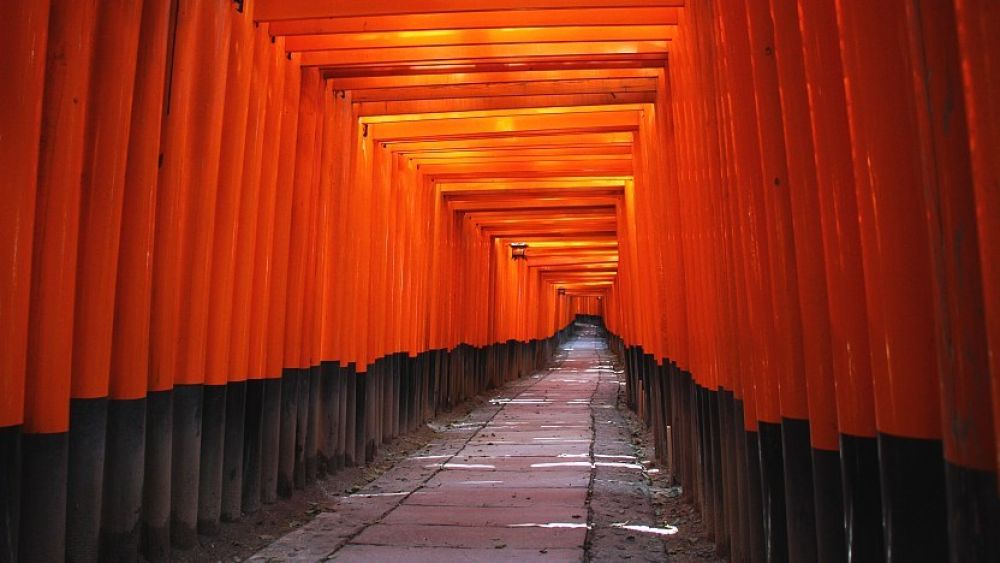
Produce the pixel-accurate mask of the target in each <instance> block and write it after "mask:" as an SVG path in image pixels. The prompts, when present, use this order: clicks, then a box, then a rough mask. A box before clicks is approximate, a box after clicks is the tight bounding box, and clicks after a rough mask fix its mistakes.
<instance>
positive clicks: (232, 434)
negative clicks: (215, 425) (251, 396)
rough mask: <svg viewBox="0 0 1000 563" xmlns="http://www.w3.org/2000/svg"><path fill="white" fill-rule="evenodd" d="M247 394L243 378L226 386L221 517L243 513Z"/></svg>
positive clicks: (228, 519)
mask: <svg viewBox="0 0 1000 563" xmlns="http://www.w3.org/2000/svg"><path fill="white" fill-rule="evenodd" d="M246 397H247V383H246V381H231V382H229V384H228V385H227V386H226V443H225V451H224V455H223V459H222V521H223V522H236V521H237V520H239V519H240V518H241V517H242V516H243V443H244V441H245V440H244V434H245V432H244V429H245V424H246V421H245V414H244V411H245V409H246Z"/></svg>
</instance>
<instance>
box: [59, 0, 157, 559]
mask: <svg viewBox="0 0 1000 563" xmlns="http://www.w3.org/2000/svg"><path fill="white" fill-rule="evenodd" d="M141 19H142V2H120V1H115V0H105V1H102V2H99V4H98V9H97V16H96V21H97V24H96V29H95V32H94V52H93V57H94V66H93V71H92V74H91V80H90V91H89V95H90V106H89V109H88V115H87V132H86V140H85V143H86V144H85V152H84V169H83V175H82V182H81V184H82V202H81V214H80V239H79V248H80V250H79V258H78V262H77V288H76V291H77V297H76V303H75V306H76V311H75V313H74V317H73V318H74V331H73V352H72V358H73V378H72V390H71V391H72V393H71V396H72V401H71V403H70V444H69V481H68V495H67V501H68V514H67V521H66V522H67V524H66V532H67V538H66V540H67V541H66V547H67V549H66V556H67V557H68V558H69V559H71V560H96V559H97V558H98V557H99V551H100V549H99V543H100V542H99V536H100V527H101V522H100V520H99V519H97V518H94V514H100V513H101V512H102V506H103V504H102V491H103V488H104V467H105V463H106V456H105V451H106V435H107V415H108V400H107V397H108V391H109V385H110V371H111V346H112V330H113V326H114V311H115V285H116V282H117V277H118V254H119V239H120V234H121V218H122V205H123V200H124V192H125V167H126V164H127V161H128V146H129V141H128V139H129V133H130V128H129V125H130V121H131V115H132V101H133V90H134V86H135V68H136V57H137V52H138V44H139V26H140V23H141Z"/></svg>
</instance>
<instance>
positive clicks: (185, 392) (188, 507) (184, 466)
mask: <svg viewBox="0 0 1000 563" xmlns="http://www.w3.org/2000/svg"><path fill="white" fill-rule="evenodd" d="M202 399H203V397H202V385H178V386H175V387H174V434H173V454H172V471H171V480H170V503H171V504H170V539H171V541H172V542H173V545H174V546H175V547H177V548H180V549H192V548H194V547H195V546H196V545H198V477H199V473H200V471H201V411H202Z"/></svg>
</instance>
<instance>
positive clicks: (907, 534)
mask: <svg viewBox="0 0 1000 563" xmlns="http://www.w3.org/2000/svg"><path fill="white" fill-rule="evenodd" d="M878 455H879V468H880V475H881V485H882V522H883V531H884V533H885V559H886V561H887V562H890V563H891V562H896V561H898V562H904V561H946V560H947V559H948V535H947V534H946V533H942V532H943V531H944V530H947V529H948V520H947V505H946V502H945V490H944V489H945V487H944V485H945V480H944V463H943V451H942V444H941V441H940V440H921V439H916V438H901V437H898V436H891V435H889V434H883V433H881V432H880V433H879V435H878Z"/></svg>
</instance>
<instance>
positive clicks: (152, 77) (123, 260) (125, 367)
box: [109, 0, 170, 399]
mask: <svg viewBox="0 0 1000 563" xmlns="http://www.w3.org/2000/svg"><path fill="white" fill-rule="evenodd" d="M169 8H170V3H169V2H165V1H157V0H146V1H145V2H144V3H143V6H142V21H141V24H140V28H139V44H138V52H137V55H136V65H135V86H134V91H133V99H132V112H131V119H130V123H129V136H128V156H127V162H126V165H125V184H124V194H123V201H122V217H121V240H120V247H119V255H118V272H117V276H116V280H115V296H114V303H115V307H114V329H113V334H112V343H111V364H110V378H111V381H110V389H109V395H110V397H111V398H112V399H141V398H142V397H144V396H145V395H146V389H147V387H148V378H149V358H150V356H149V353H150V331H149V327H150V308H151V302H152V290H153V287H152V285H153V262H152V260H151V259H150V257H151V255H152V253H153V252H154V251H155V248H154V246H153V241H154V239H155V222H156V192H157V172H158V170H157V169H158V162H159V146H160V132H161V123H162V114H163V96H164V82H165V74H166V66H167V43H168V41H167V31H168V28H169V22H170V9H169Z"/></svg>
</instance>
